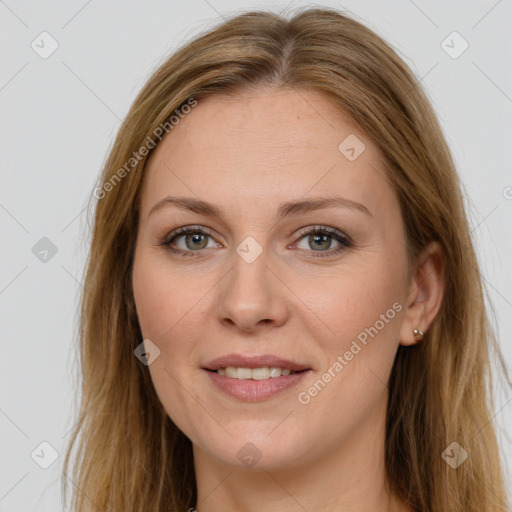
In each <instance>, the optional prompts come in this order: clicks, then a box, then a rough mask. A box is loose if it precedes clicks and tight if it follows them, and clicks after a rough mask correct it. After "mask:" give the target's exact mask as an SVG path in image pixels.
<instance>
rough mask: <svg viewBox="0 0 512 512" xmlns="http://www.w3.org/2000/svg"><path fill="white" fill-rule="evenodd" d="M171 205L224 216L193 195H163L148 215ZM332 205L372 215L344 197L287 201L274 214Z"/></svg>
mask: <svg viewBox="0 0 512 512" xmlns="http://www.w3.org/2000/svg"><path fill="white" fill-rule="evenodd" d="M171 205H173V206H176V207H177V208H179V209H181V210H185V211H192V212H195V213H199V214H201V215H206V216H209V217H217V218H219V219H223V218H224V211H223V210H222V208H220V207H219V206H216V205H214V204H212V203H208V202H207V201H203V200H201V199H198V198H195V197H173V196H168V197H164V198H163V199H161V200H160V201H158V202H157V203H156V204H155V205H154V206H153V207H152V208H151V210H150V211H149V213H148V217H149V216H150V215H152V214H153V213H155V212H157V211H159V210H161V209H162V208H164V207H167V206H171ZM333 207H336V208H349V209H352V210H357V211H360V212H363V213H365V214H366V215H369V216H370V217H372V214H371V212H370V211H369V210H368V208H366V206H364V205H363V204H361V203H358V202H356V201H352V200H350V199H346V198H344V197H313V198H311V199H304V200H299V201H288V202H286V203H283V204H282V205H281V206H280V207H279V209H278V210H277V215H276V216H277V218H278V219H283V218H284V217H288V216H292V215H299V214H301V213H307V212H311V211H314V210H320V209H323V208H333Z"/></svg>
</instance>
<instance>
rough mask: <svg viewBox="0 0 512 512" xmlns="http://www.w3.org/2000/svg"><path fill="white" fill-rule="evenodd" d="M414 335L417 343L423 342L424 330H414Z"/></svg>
mask: <svg viewBox="0 0 512 512" xmlns="http://www.w3.org/2000/svg"><path fill="white" fill-rule="evenodd" d="M412 334H413V335H414V339H415V340H416V341H422V340H423V337H424V334H423V331H422V330H420V329H413V330H412Z"/></svg>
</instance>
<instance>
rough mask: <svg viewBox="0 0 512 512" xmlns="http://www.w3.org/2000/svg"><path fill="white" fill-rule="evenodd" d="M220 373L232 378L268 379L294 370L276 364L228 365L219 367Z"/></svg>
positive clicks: (218, 371) (288, 373)
mask: <svg viewBox="0 0 512 512" xmlns="http://www.w3.org/2000/svg"><path fill="white" fill-rule="evenodd" d="M217 373H218V374H219V375H224V376H226V377H229V378H231V379H240V380H248V379H253V380H266V379H270V378H272V377H281V375H290V374H291V373H297V372H292V371H291V370H290V369H289V368H277V367H275V366H271V367H270V368H269V367H268V366H264V367H262V368H235V367H234V366H228V367H227V368H219V369H218V370H217Z"/></svg>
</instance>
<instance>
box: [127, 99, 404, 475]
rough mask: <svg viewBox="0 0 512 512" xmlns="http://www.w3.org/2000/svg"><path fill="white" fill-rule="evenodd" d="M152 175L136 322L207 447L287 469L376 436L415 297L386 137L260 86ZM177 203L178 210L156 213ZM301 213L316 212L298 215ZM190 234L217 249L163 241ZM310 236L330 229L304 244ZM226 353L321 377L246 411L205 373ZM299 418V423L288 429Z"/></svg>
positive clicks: (209, 111) (137, 266)
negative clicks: (249, 446) (375, 139)
mask: <svg viewBox="0 0 512 512" xmlns="http://www.w3.org/2000/svg"><path fill="white" fill-rule="evenodd" d="M349 136H352V137H356V138H357V139H353V141H357V140H358V141H360V142H361V143H362V145H361V146H358V147H360V148H361V147H363V146H364V150H362V151H361V152H360V154H359V155H358V156H357V157H356V158H354V159H352V158H347V156H346V154H344V153H343V152H342V150H340V144H341V143H342V142H343V141H344V140H347V137H349ZM349 140H350V139H349ZM342 149H343V145H342ZM349 149H350V148H349ZM349 153H350V155H349V156H351V155H352V153H353V152H349ZM144 172H145V173H146V176H145V182H144V188H143V190H142V197H141V209H140V222H139V228H138V229H139V231H138V238H137V246H136V252H135V260H134V266H133V275H132V279H133V290H134V298H135V303H136V308H137V315H138V319H139V324H140V327H141V330H142V333H143V335H144V338H148V339H151V340H152V342H154V343H155V344H156V345H157V346H158V348H159V349H160V351H161V355H160V357H159V358H158V359H156V360H155V361H154V363H153V364H151V365H150V367H149V371H150V373H151V378H152V380H153V383H154V386H155V390H156V392H157V394H158V396H159V398H160V400H161V402H162V404H163V406H164V408H165V410H166V411H167V413H168V414H169V416H170V417H171V418H172V419H173V421H174V422H175V423H176V425H177V426H178V427H179V428H180V429H181V430H182V431H183V432H184V433H185V434H186V435H187V436H188V437H189V438H190V439H191V440H192V442H193V444H194V446H196V447H197V449H198V450H200V451H201V453H203V455H204V456H209V457H212V458H214V459H216V460H218V461H222V462H223V463H225V464H231V465H237V464H240V462H239V460H238V459H237V452H238V451H239V449H240V448H241V447H242V446H244V445H245V444H246V443H248V442H251V443H253V444H254V445H256V446H257V447H258V450H259V451H260V452H261V453H262V455H263V458H262V462H261V464H262V467H266V468H267V469H272V468H276V467H280V466H282V465H283V464H285V463H286V462H287V461H289V460H291V459H292V458H293V460H295V461H311V460H313V458H314V457H322V456H326V454H328V453H329V452H332V450H333V449H339V448H337V447H340V446H344V445H347V444H350V442H353V440H354V439H355V438H357V436H362V435H363V434H364V435H370V436H371V432H372V429H375V428H377V427H375V425H378V426H380V423H379V422H377V421H375V418H377V417H379V418H381V417H382V415H383V414H384V413H385V407H386V390H387V388H386V385H385V383H386V381H387V379H388V377H389V371H390V368H391V364H392V362H393V359H394V356H395V353H396V350H397V348H398V343H399V329H400V322H401V315H402V313H401V307H399V306H401V305H402V304H404V302H405V300H406V294H407V290H408V280H407V270H408V267H407V258H406V246H405V238H404V230H403V222H402V218H401V213H400V208H399V204H398V200H397V197H396V194H395V192H394V190H393V189H392V188H391V186H390V185H389V183H388V182H387V180H386V179H385V173H384V171H383V165H382V162H381V155H380V154H379V152H378V150H377V148H376V146H375V145H374V144H373V143H372V142H371V140H370V139H369V138H368V137H367V136H366V135H365V134H364V133H362V132H361V131H360V130H359V129H358V128H357V126H356V125H355V124H354V123H353V122H352V121H351V120H350V119H349V118H347V117H346V116H344V115H342V113H341V112H340V111H338V110H337V109H336V108H335V105H334V104H333V103H332V101H331V100H330V99H328V98H326V97H325V96H323V95H321V94H319V93H316V92H312V91H301V93H300V94H298V93H297V92H295V91H292V90H287V89H261V90H259V91H257V92H251V93H249V92H247V93H240V94H239V95H238V96H212V97H209V98H207V99H204V100H201V99H199V100H198V105H197V107H195V108H194V110H193V111H192V112H191V113H190V114H189V115H188V116H187V117H186V118H185V119H184V120H183V121H182V122H180V124H179V125H178V126H177V127H176V128H175V129H174V130H173V131H172V132H171V133H170V134H169V135H168V136H167V137H166V138H164V139H163V140H162V142H160V144H159V145H158V146H157V148H156V149H155V152H154V154H153V155H152V157H151V159H150V161H149V164H148V165H147V167H146V169H145V171H144ZM169 197H172V198H174V199H178V201H174V203H173V202H172V201H170V200H168V201H167V202H165V201H164V203H163V205H162V206H159V207H158V208H156V209H154V210H153V211H151V210H152V209H153V208H154V206H155V205H156V204H157V203H159V202H161V201H162V200H164V199H165V198H169ZM184 198H188V199H189V200H190V199H191V200H192V201H188V203H187V202H186V201H183V199H184ZM333 198H336V201H331V204H330V205H327V206H325V207H322V208H313V207H312V201H317V202H320V201H322V200H326V199H331V200H332V199H333ZM180 199H181V202H180V201H179V200H180ZM340 199H341V200H340ZM194 200H195V203H194ZM301 201H302V202H303V203H304V202H306V201H309V203H308V204H309V206H308V207H306V206H304V204H303V205H302V207H297V206H295V207H293V208H292V207H289V208H288V213H286V214H284V211H285V208H283V205H285V203H288V206H290V205H289V203H291V202H301ZM200 202H201V203H200ZM178 203H179V204H178ZM185 203H187V204H185ZM204 203H209V204H211V205H213V206H215V207H216V208H217V210H218V211H216V212H215V214H212V213H211V212H206V211H205V207H204ZM199 207H200V208H202V211H199V210H198V208H199ZM280 209H281V210H280ZM280 211H281V213H282V216H279V212H280ZM150 212H151V213H150ZM187 226H188V227H193V228H194V229H195V230H196V234H197V230H198V229H199V230H201V232H202V233H205V234H206V236H207V240H209V242H208V244H207V245H206V244H205V248H204V249H203V248H201V247H202V245H201V241H202V240H204V239H203V238H201V237H197V236H196V238H194V235H193V234H189V235H188V237H187V235H186V234H180V235H178V237H177V238H175V239H174V242H173V243H172V244H171V245H168V246H165V245H162V240H163V239H164V238H165V237H169V235H170V234H172V233H173V231H175V230H176V229H178V228H182V227H187ZM309 228H311V229H313V228H315V229H319V230H320V232H319V233H316V234H313V235H305V236H302V235H301V234H300V233H301V232H305V231H306V230H307V229H309ZM322 228H325V229H326V230H328V232H325V231H322ZM322 235H324V237H323V238H322ZM335 235H336V236H338V238H339V237H340V236H341V238H339V239H337V238H336V236H335ZM315 236H316V238H315ZM347 238H348V240H349V241H350V243H349V244H347V245H344V244H343V243H342V242H340V241H339V240H345V241H346V240H347ZM244 244H245V245H244ZM196 247H197V248H198V249H196ZM173 249H180V250H181V251H184V252H186V253H187V254H182V253H178V252H174V251H173ZM241 249H242V250H241ZM336 249H340V250H339V251H338V252H335V251H336ZM193 252H196V253H197V254H190V253H193ZM397 304H398V306H397ZM390 311H391V312H390ZM363 340H364V342H363ZM354 343H355V345H354ZM226 354H240V355H243V356H259V355H269V354H270V355H274V356H276V357H279V358H282V359H292V360H293V361H294V362H300V363H303V364H304V365H305V366H307V368H308V371H307V372H306V373H304V375H303V376H302V377H301V380H300V381H299V382H298V383H297V384H294V385H293V386H291V387H289V388H287V389H285V390H283V391H281V392H279V393H277V394H275V395H273V396H272V397H270V398H267V399H263V400H255V401H244V400H241V399H239V398H235V397H233V396H230V395H229V394H228V393H225V392H222V391H221V390H219V388H218V387H217V386H216V385H215V384H213V383H212V380H211V376H210V375H208V371H207V370H205V365H207V364H208V363H209V362H210V361H212V360H214V359H216V358H219V357H221V356H224V355H226ZM350 354H352V355H350ZM340 357H341V359H342V360H343V363H342V362H341V361H340ZM336 363H338V364H336ZM340 365H341V367H342V369H341V370H339V368H340ZM326 372H327V373H329V375H330V376H331V378H330V379H329V378H325V380H328V383H326V382H324V381H323V379H322V376H323V375H324V374H325V373H326ZM319 380H322V382H323V384H320V385H319V384H318V381H319ZM261 382H263V381H261ZM315 383H317V386H316V388H315ZM311 388H315V389H317V391H316V393H315V392H314V391H312V392H311V393H309V392H308V390H309V389H311ZM301 392H302V393H306V395H307V396H309V401H308V402H307V403H304V401H302V402H301V401H300V400H299V399H298V397H299V395H300V393H301ZM306 395H303V396H306ZM213 411H214V414H213ZM212 414H213V416H212ZM287 414H291V415H292V416H291V418H293V420H292V419H290V420H286V428H282V429H276V425H278V424H279V423H280V422H282V421H283V418H284V417H285V416H286V415H287ZM270 432H272V435H269V433H270ZM206 454H207V455H206Z"/></svg>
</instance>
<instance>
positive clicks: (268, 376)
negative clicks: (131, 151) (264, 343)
mask: <svg viewBox="0 0 512 512" xmlns="http://www.w3.org/2000/svg"><path fill="white" fill-rule="evenodd" d="M202 370H204V372H205V374H206V375H207V376H208V377H209V381H210V382H211V383H212V384H213V389H216V390H218V391H221V392H222V394H224V395H228V396H229V397H230V398H235V399H237V400H239V401H242V402H257V401H262V400H267V399H270V398H272V397H274V396H276V395H278V394H283V393H284V392H285V391H286V390H291V389H293V388H294V387H296V386H297V385H298V384H299V383H300V382H301V381H302V380H303V379H304V378H305V376H306V375H308V374H309V373H311V372H312V371H313V369H312V368H311V367H310V366H308V365H306V364H302V363H299V362H295V361H289V360H286V359H282V358H279V357H276V356H271V355H262V356H250V357H246V356H241V355H238V354H231V355H228V356H224V357H220V358H218V359H216V360H214V361H211V362H210V363H209V364H207V365H206V366H205V367H203V368H202Z"/></svg>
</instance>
